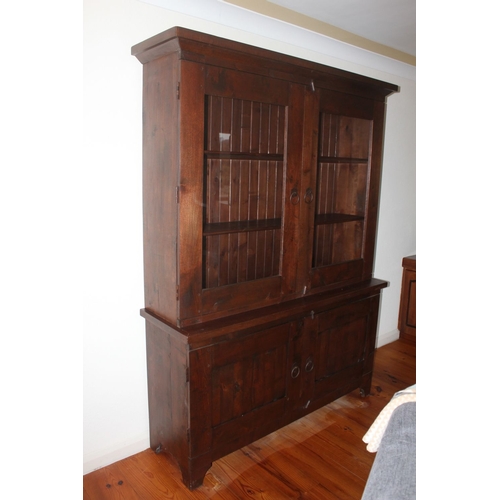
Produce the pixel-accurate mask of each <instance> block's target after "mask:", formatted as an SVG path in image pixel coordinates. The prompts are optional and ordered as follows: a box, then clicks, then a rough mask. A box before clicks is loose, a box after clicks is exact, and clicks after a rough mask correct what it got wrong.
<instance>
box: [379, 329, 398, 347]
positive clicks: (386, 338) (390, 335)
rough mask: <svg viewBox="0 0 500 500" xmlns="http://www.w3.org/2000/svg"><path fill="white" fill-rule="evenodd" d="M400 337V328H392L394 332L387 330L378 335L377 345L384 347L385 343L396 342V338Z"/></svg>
mask: <svg viewBox="0 0 500 500" xmlns="http://www.w3.org/2000/svg"><path fill="white" fill-rule="evenodd" d="M398 339H399V330H398V329H397V328H396V330H392V332H387V333H383V334H380V335H379V336H378V337H377V342H376V347H377V348H378V347H382V346H383V345H385V344H390V343H391V342H394V341H395V340H398Z"/></svg>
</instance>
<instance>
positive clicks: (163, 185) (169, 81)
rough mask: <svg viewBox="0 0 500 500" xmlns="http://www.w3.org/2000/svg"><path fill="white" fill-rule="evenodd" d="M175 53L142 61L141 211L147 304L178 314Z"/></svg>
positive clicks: (170, 316)
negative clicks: (144, 62)
mask: <svg viewBox="0 0 500 500" xmlns="http://www.w3.org/2000/svg"><path fill="white" fill-rule="evenodd" d="M177 65H178V62H177V57H176V55H170V56H168V57H166V58H163V59H159V60H155V61H152V62H150V63H147V64H145V65H144V90H143V105H144V109H143V216H144V222H143V224H144V228H143V231H144V294H145V305H146V308H147V309H149V310H151V311H153V312H155V313H157V314H159V315H160V316H163V317H164V318H166V319H168V320H170V321H172V322H173V323H175V321H176V317H177V301H176V285H177V278H176V274H177V269H176V262H177V257H176V254H177V243H176V241H177V200H176V186H177V184H178V181H177V164H178V156H179V155H178V139H177V136H178V127H177V116H178V100H177V81H178V70H177V67H178V66H177Z"/></svg>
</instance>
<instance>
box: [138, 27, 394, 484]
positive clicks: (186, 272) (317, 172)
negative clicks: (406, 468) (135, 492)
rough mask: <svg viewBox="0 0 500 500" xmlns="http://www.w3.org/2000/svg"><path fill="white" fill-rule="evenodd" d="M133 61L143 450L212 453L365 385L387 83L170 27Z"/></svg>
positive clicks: (192, 455)
mask: <svg viewBox="0 0 500 500" xmlns="http://www.w3.org/2000/svg"><path fill="white" fill-rule="evenodd" d="M132 54H133V55H135V56H136V57H137V58H138V59H139V61H140V62H141V63H142V64H143V82H144V83H143V127H144V131H143V145H144V148H143V150H144V154H143V198H144V276H145V307H144V309H143V310H142V311H141V314H142V315H143V316H144V318H145V319H146V339H147V349H148V385H149V405H150V428H151V446H152V447H153V448H154V449H158V450H164V451H166V452H168V453H170V454H172V455H173V456H174V457H175V458H176V460H177V461H178V463H179V466H180V468H181V470H182V473H183V478H184V481H185V483H186V485H187V486H188V487H189V488H194V487H196V486H197V485H199V484H201V482H202V481H203V477H204V474H205V473H206V471H207V470H208V468H209V467H210V464H211V463H212V461H213V460H215V459H217V458H220V457H221V456H223V455H225V454H227V453H229V452H231V451H234V450H235V449H238V448H239V447H241V446H244V445H245V444H248V443H250V442H252V441H253V440H255V439H257V438H258V437H262V436H263V435H265V434H267V433H269V432H271V431H274V430H276V429H277V428H279V427H281V426H283V425H285V424H287V423H289V422H291V421H292V420H294V419H296V418H300V417H301V416H303V415H305V414H306V413H309V412H310V411H313V410H314V409H317V408H319V407H321V406H323V405H324V404H327V403H328V402H330V401H332V400H334V399H336V398H338V397H340V396H342V395H344V394H346V393H347V392H350V391H352V390H353V389H355V388H356V387H360V388H361V390H362V391H363V392H365V393H366V392H368V391H369V390H370V382H371V370H372V363H373V352H374V349H375V338H376V328H377V317H378V307H379V298H380V291H381V289H383V288H384V287H385V286H387V283H386V282H385V281H382V280H377V279H375V278H373V274H372V272H373V259H374V245H375V236H376V222H377V207H378V197H379V187H380V186H379V185H380V171H381V158H382V143H383V127H384V113H385V99H386V97H387V96H388V95H390V94H391V93H393V92H395V91H397V87H396V86H395V85H392V84H389V83H385V82H381V81H377V80H373V79H369V78H366V77H363V76H360V75H355V74H352V73H347V72H344V71H341V70H338V69H335V68H330V67H327V66H323V65H319V64H316V63H312V62H308V61H304V60H300V59H297V58H293V57H290V56H286V55H283V54H277V53H274V52H270V51H267V50H263V49H260V48H256V47H251V46H248V45H243V44H240V43H236V42H233V41H230V40H225V39H221V38H217V37H214V36H210V35H206V34H202V33H198V32H193V31H190V30H186V29H183V28H172V29H170V30H168V31H166V32H164V33H160V34H159V35H156V36H154V37H152V38H151V39H148V40H146V41H144V42H142V43H140V44H138V45H136V46H134V47H133V48H132Z"/></svg>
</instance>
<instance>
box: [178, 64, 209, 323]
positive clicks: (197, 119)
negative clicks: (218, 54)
mask: <svg viewBox="0 0 500 500" xmlns="http://www.w3.org/2000/svg"><path fill="white" fill-rule="evenodd" d="M180 67H181V75H180V80H181V82H180V98H179V102H180V120H179V134H180V135H179V151H180V173H179V254H178V256H179V319H180V320H182V319H184V318H187V317H193V316H197V315H200V314H201V290H202V272H201V270H202V254H203V252H202V240H203V177H202V172H203V153H204V129H205V123H204V110H205V90H204V80H205V69H204V67H203V66H202V65H199V64H195V63H191V62H186V61H181V66H180Z"/></svg>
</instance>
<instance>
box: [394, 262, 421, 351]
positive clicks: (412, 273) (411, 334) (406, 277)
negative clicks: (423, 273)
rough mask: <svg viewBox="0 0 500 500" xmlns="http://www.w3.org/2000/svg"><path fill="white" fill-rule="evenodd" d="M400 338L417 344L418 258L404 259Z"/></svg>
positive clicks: (399, 323) (399, 320)
mask: <svg viewBox="0 0 500 500" xmlns="http://www.w3.org/2000/svg"><path fill="white" fill-rule="evenodd" d="M398 328H399V333H400V337H401V338H404V339H406V340H413V341H414V342H415V339H416V334H417V256H416V255H411V256H409V257H405V258H404V259H403V278H402V283H401V298H400V304H399V319H398Z"/></svg>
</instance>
